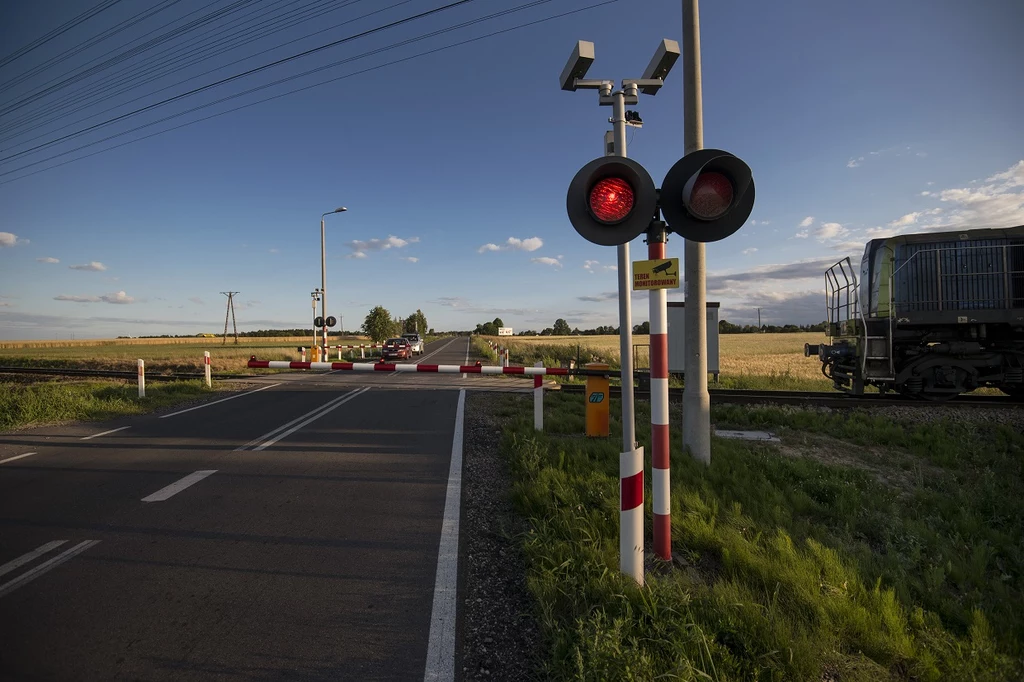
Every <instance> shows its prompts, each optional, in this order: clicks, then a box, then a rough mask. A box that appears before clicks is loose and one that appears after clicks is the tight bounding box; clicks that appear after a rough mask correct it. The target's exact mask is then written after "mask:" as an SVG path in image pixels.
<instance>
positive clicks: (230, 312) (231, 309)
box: [220, 291, 238, 346]
mask: <svg viewBox="0 0 1024 682" xmlns="http://www.w3.org/2000/svg"><path fill="white" fill-rule="evenodd" d="M220 293H222V294H224V295H225V296H227V297H228V309H227V310H226V311H225V312H224V340H223V341H222V342H221V344H220V345H222V346H223V345H225V344H227V342H228V316H230V317H231V324H232V325H233V326H234V329H235V345H236V346H237V345H238V322H236V321H235V294H237V293H238V292H237V291H222V292H220Z"/></svg>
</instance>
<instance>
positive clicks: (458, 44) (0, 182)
mask: <svg viewBox="0 0 1024 682" xmlns="http://www.w3.org/2000/svg"><path fill="white" fill-rule="evenodd" d="M618 1H619V0H604V1H603V2H598V3H595V4H592V5H587V6H585V7H580V8H577V9H574V10H569V11H567V12H561V13H559V14H553V15H551V16H548V17H544V18H542V19H537V20H534V21H529V22H525V23H522V24H518V25H516V26H511V27H509V28H505V29H501V30H499V31H493V32H491V33H487V34H484V35H482V36H477V37H476V38H469V39H467V40H462V41H459V42H456V43H452V44H450V45H444V46H441V47H438V48H434V49H432V50H426V51H424V52H418V53H416V54H414V55H410V56H408V57H402V58H401V59H394V60H392V61H390V62H385V63H383V64H378V65H376V66H371V67H368V68H366V69H361V70H359V71H353V72H352V73H348V74H345V75H343V76H337V77H335V78H329V79H327V80H325V81H320V82H318V83H313V84H312V85H307V86H303V87H301V88H295V89H294V90H289V91H287V92H283V93H280V94H277V95H272V96H270V97H266V98H264V99H261V100H257V101H255V102H249V103H248V104H242V105H240V106H237V107H234V108H232V109H225V110H224V111H219V112H217V113H215V114H210V115H209V116H203V117H201V118H197V119H194V120H192V121H187V122H185V123H182V124H180V125H177V126H172V127H170V128H166V129H164V130H158V131H157V132H154V133H150V134H149V135H143V136H142V137H138V138H135V139H133V140H128V141H127V142H122V143H120V144H116V145H111V146H110V147H106V148H104V149H100V150H97V151H94V152H90V153H89V154H83V155H82V156H79V157H75V158H74V159H69V160H67V161H62V162H60V163H55V164H53V165H52V166H47V167H46V168H40V169H39V170H35V171H32V172H30V173H25V174H24V175H20V176H18V177H16V178H11V179H10V180H0V185H6V184H8V183H11V182H16V181H18V180H21V179H23V178H27V177H30V176H32V175H37V174H39V173H44V172H46V171H48V170H51V169H53V168H59V167H61V166H66V165H68V164H70V163H74V162H75V161H80V160H82V159H87V158H89V157H92V156H96V155H98V154H103V153H105V152H109V151H113V150H115V149H119V148H121V147H125V146H127V145H130V144H134V143H135V142H141V141H143V140H148V139H149V138H151V137H156V136H157V135H163V134H164V133H169V132H172V131H175V130H179V129H181V128H185V127H187V126H190V125H193V124H196V123H201V122H203V121H208V120H210V119H213V118H218V117H220V116H224V115H225V114H230V113H232V112H235V111H240V110H242V109H248V108H249V107H253V106H256V105H257V104H263V103H265V102H270V101H273V100H275V99H280V98H282V97H287V96H289V95H294V94H296V93H299V92H304V91H306V90H312V89H313V88H318V87H321V86H323V85H327V84H328V83H334V82H337V81H340V80H345V79H347V78H352V77H353V76H359V75H362V74H365V73H369V72H371V71H376V70H378V69H383V68H385V67H388V66H394V65H395V64H401V63H402V62H407V61H411V60H413V59H418V58H420V57H425V56H427V55H431V54H435V53H437V52H443V51H444V50H450V49H453V48H456V47H461V46H463V45H468V44H469V43H475V42H477V41H480V40H485V39H487V38H491V37H494V36H496V35H501V34H503V33H509V32H511V31H516V30H519V29H521V28H527V27H529V26H535V25H537V24H542V23H545V22H548V21H552V20H554V19H560V18H562V17H567V16H570V15H573V14H579V13H580V12H585V11H588V10H591V9H596V8H598V7H603V6H605V5H611V4H614V3H616V2H618ZM509 11H514V10H509ZM507 12H508V11H506V13H507ZM437 33H439V32H434V33H432V34H429V35H436V34H437ZM420 39H422V37H421V38H416V39H412V40H409V41H404V42H403V43H402V44H405V43H408V42H414V41H415V40H420ZM397 45H398V44H396V45H395V46H397ZM395 46H391V47H395ZM391 47H388V48H380V49H377V50H374V51H372V52H370V53H364V55H359V56H357V57H352V58H350V59H348V60H345V61H353V60H355V59H359V58H361V57H363V56H367V55H369V54H376V53H378V52H382V51H384V50H386V49H391ZM302 75H306V74H300V76H302ZM296 77H298V76H296ZM286 80H290V79H286ZM199 108H202V107H196V109H199ZM185 113H190V112H182V114H185ZM179 115H181V114H179ZM168 118H173V117H168ZM128 132H133V131H128ZM123 134H126V133H121V134H119V135H112V136H111V137H110V138H107V139H112V138H113V137H118V136H120V135H123ZM100 142H102V141H100ZM93 144H99V142H96V143H91V144H89V145H83V146H82V147H79V148H78V149H74V150H71V151H69V152H62V153H61V154H55V155H53V156H50V157H48V158H46V159H42V160H41V161H36V162H33V163H31V164H27V165H25V166H22V167H20V168H15V169H13V170H10V171H7V172H5V173H0V177H2V176H4V175H10V174H12V173H17V172H19V171H21V170H25V169H27V168H30V167H32V166H36V165H39V164H40V163H46V162H47V161H51V160H53V159H56V158H59V157H61V156H65V155H67V154H69V153H73V152H75V151H79V150H81V149H84V148H85V147H88V146H92V145H93Z"/></svg>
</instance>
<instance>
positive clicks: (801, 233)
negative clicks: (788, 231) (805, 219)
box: [793, 230, 811, 239]
mask: <svg viewBox="0 0 1024 682" xmlns="http://www.w3.org/2000/svg"><path fill="white" fill-rule="evenodd" d="M809 236H811V233H810V232H809V231H808V230H800V231H799V232H797V233H796V234H794V235H793V239H807V238H808V237H809Z"/></svg>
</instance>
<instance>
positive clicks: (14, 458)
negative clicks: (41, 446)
mask: <svg viewBox="0 0 1024 682" xmlns="http://www.w3.org/2000/svg"><path fill="white" fill-rule="evenodd" d="M34 454H36V453H34V452H26V453H25V454H24V455H15V456H14V457H8V458H7V459H0V464H3V463H4V462H13V461H14V460H16V459H22V458H23V457H31V456H32V455H34Z"/></svg>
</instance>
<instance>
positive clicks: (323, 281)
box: [318, 206, 348, 355]
mask: <svg viewBox="0 0 1024 682" xmlns="http://www.w3.org/2000/svg"><path fill="white" fill-rule="evenodd" d="M347 210H348V209H347V208H345V207H344V206H339V207H338V208H336V209H334V210H333V211H328V212H327V213H324V214H322V215H321V216H320V317H322V318H323V323H324V326H323V330H324V334H323V339H322V342H323V350H322V352H323V353H324V354H325V355H326V353H327V251H326V249H325V248H324V218H326V217H327V216H329V215H331V214H332V213H341V212H343V211H347ZM318 355H319V354H318Z"/></svg>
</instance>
